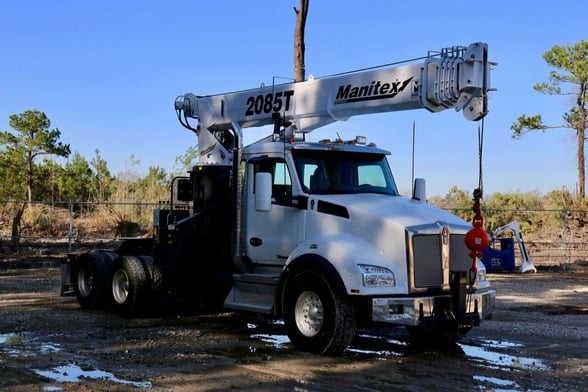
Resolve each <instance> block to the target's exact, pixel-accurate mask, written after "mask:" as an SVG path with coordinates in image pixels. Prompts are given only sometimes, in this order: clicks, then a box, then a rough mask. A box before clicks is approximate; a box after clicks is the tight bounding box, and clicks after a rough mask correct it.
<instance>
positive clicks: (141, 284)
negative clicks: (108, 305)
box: [112, 256, 149, 315]
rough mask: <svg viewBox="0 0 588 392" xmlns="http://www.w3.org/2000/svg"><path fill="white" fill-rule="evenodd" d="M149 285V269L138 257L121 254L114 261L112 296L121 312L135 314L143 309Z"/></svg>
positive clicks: (116, 308)
mask: <svg viewBox="0 0 588 392" xmlns="http://www.w3.org/2000/svg"><path fill="white" fill-rule="evenodd" d="M148 293H149V287H148V284H147V271H146V270H145V266H144V265H143V263H142V262H141V260H139V259H138V258H137V257H134V256H121V257H119V258H118V259H117V260H116V261H115V263H114V274H113V275H112V298H113V300H114V308H115V310H116V311H118V312H119V313H121V314H125V315H133V314H136V313H138V312H140V311H141V310H143V308H144V305H145V304H146V302H147V297H148Z"/></svg>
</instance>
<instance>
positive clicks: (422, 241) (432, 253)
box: [412, 235, 443, 288]
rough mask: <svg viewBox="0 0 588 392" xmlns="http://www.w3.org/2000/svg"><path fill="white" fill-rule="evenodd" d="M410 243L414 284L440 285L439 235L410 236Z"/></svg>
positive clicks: (424, 285)
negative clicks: (411, 246)
mask: <svg viewBox="0 0 588 392" xmlns="http://www.w3.org/2000/svg"><path fill="white" fill-rule="evenodd" d="M412 244H413V248H412V249H413V263H412V265H413V267H414V286H415V287H416V288H427V287H439V286H442V285H443V269H442V261H441V237H440V236H439V235H415V236H413V238H412Z"/></svg>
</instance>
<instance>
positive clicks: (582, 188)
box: [576, 83, 588, 199]
mask: <svg viewBox="0 0 588 392" xmlns="http://www.w3.org/2000/svg"><path fill="white" fill-rule="evenodd" d="M585 96H586V83H583V84H581V85H580V89H579V91H578V96H577V98H576V104H577V105H578V111H579V116H578V124H576V132H577V133H578V135H577V136H578V181H579V184H578V195H579V196H580V197H581V198H582V199H584V198H585V197H586V162H585V160H584V143H585V142H586V116H587V115H588V113H587V112H586V106H585Z"/></svg>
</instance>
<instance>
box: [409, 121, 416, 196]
mask: <svg viewBox="0 0 588 392" xmlns="http://www.w3.org/2000/svg"><path fill="white" fill-rule="evenodd" d="M415 133H416V132H415V122H414V121H413V122H412V163H411V166H412V177H411V179H410V183H411V186H412V184H414V145H415V139H416V137H415Z"/></svg>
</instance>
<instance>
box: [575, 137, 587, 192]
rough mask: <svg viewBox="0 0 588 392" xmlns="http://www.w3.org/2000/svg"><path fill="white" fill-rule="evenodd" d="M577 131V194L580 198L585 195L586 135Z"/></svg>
mask: <svg viewBox="0 0 588 392" xmlns="http://www.w3.org/2000/svg"><path fill="white" fill-rule="evenodd" d="M577 132H578V182H579V184H578V196H580V197H581V198H582V199H584V197H586V170H585V161H584V142H585V139H586V137H585V136H584V132H580V130H578V131H577Z"/></svg>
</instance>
